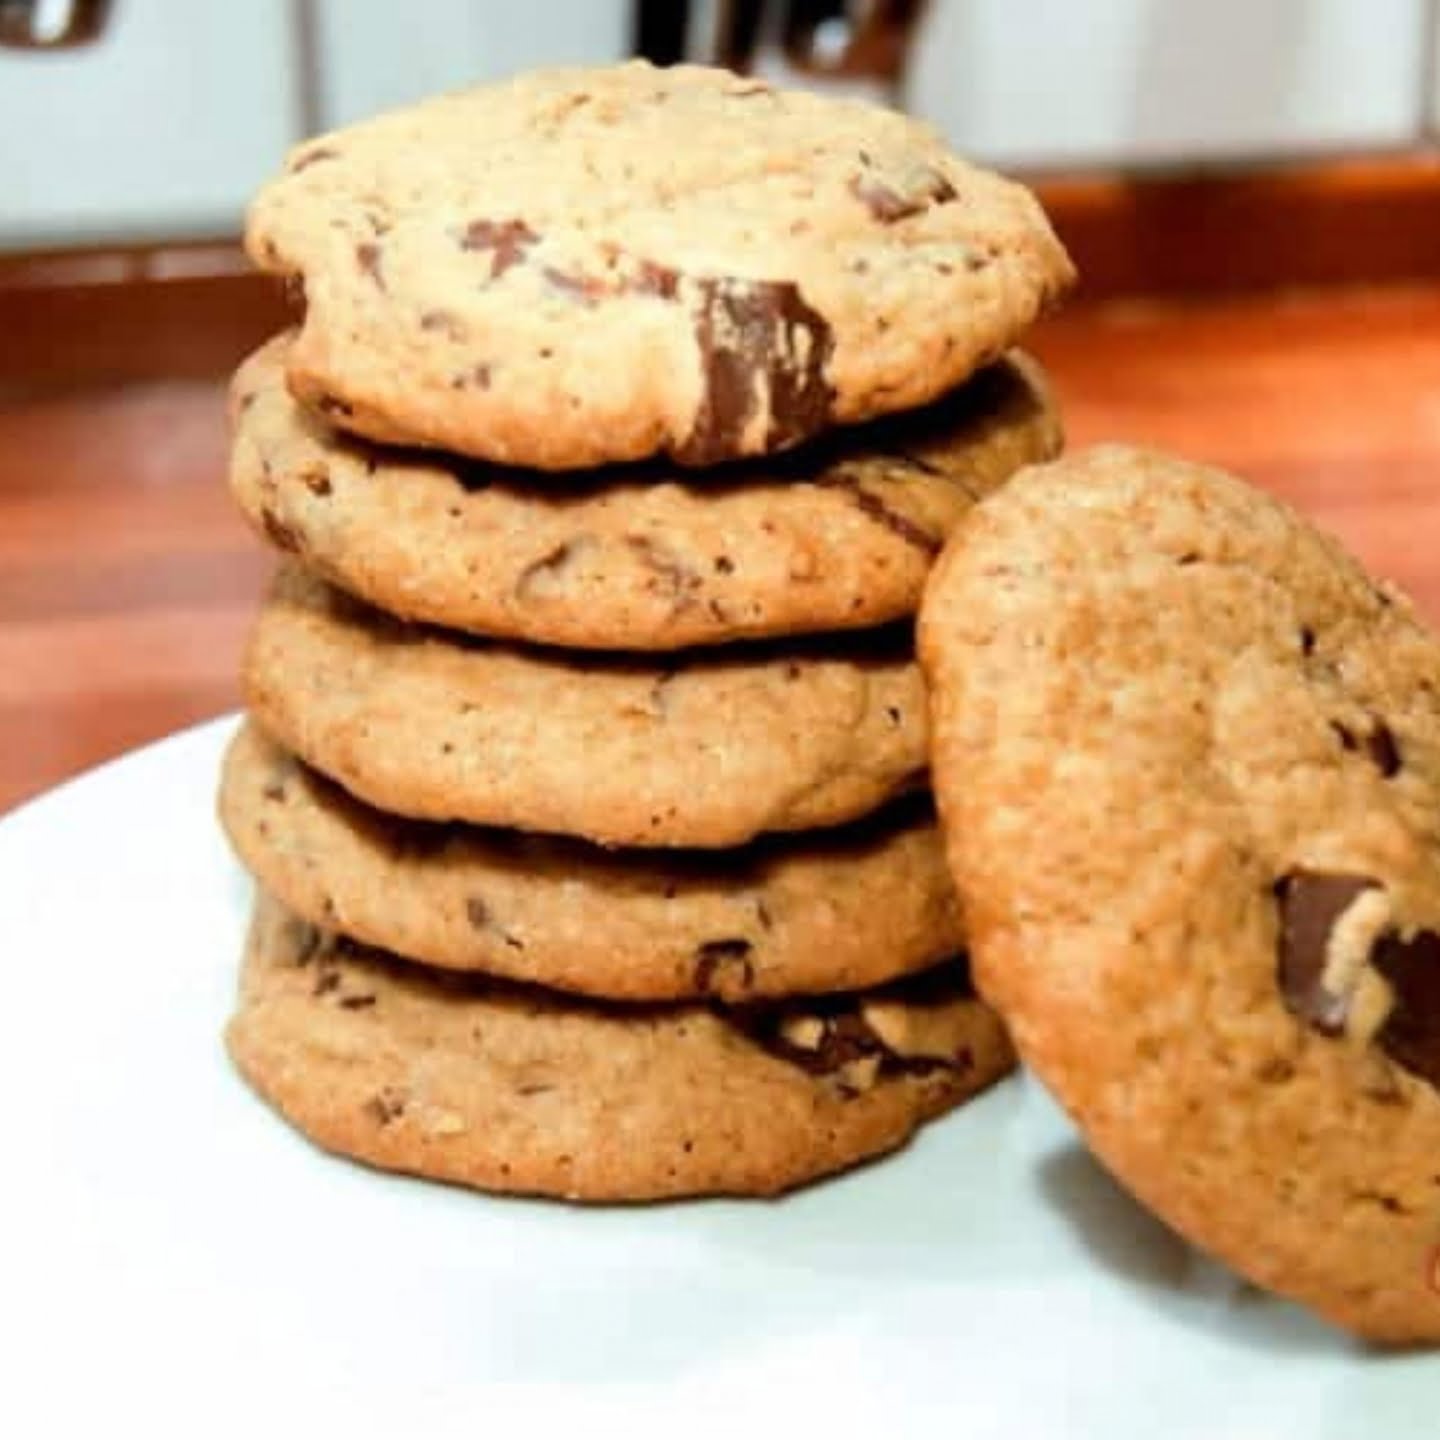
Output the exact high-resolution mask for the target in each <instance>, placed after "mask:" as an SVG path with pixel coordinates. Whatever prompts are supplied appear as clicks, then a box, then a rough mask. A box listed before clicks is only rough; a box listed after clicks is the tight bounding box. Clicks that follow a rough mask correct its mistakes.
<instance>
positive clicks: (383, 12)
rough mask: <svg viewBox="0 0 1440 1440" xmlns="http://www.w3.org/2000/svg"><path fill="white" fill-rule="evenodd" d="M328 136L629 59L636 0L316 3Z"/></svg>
mask: <svg viewBox="0 0 1440 1440" xmlns="http://www.w3.org/2000/svg"><path fill="white" fill-rule="evenodd" d="M315 3H316V4H317V6H318V10H317V17H316V18H317V35H316V42H317V44H316V49H317V52H318V54H317V64H318V69H319V87H318V101H319V105H318V109H319V117H318V118H319V121H320V124H321V125H322V126H323V127H324V128H326V129H329V128H332V127H333V126H336V125H344V124H347V123H348V122H349V121H351V120H358V119H362V118H364V117H365V116H367V115H373V114H374V113H375V112H376V111H378V110H385V109H389V108H391V107H392V106H395V105H403V104H405V103H406V102H408V101H411V100H416V99H419V98H420V97H421V96H424V95H430V94H434V93H435V92H436V91H440V90H454V89H459V88H460V87H461V86H464V85H471V84H475V83H477V82H479V81H482V80H492V79H497V78H499V77H500V76H503V75H509V74H512V73H513V72H514V71H517V70H526V69H529V68H531V67H533V66H536V65H565V64H603V63H605V62H607V61H611V60H618V59H620V58H622V57H623V56H624V55H626V54H628V53H629V47H630V40H631V36H630V29H631V3H630V0H531V3H526V0H518V3H517V0H426V3H425V4H423V5H404V4H400V3H398V0H315Z"/></svg>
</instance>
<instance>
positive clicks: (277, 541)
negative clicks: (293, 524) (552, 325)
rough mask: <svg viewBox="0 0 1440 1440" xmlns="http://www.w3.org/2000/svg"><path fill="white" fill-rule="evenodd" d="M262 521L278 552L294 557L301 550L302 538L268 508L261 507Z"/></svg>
mask: <svg viewBox="0 0 1440 1440" xmlns="http://www.w3.org/2000/svg"><path fill="white" fill-rule="evenodd" d="M260 521H261V524H263V525H264V527H265V534H266V535H267V536H268V537H269V540H270V543H271V544H272V545H273V546H274V547H275V548H276V549H277V550H285V551H287V552H289V553H290V554H292V555H293V554H295V553H296V552H297V551H298V550H299V549H300V537H299V536H298V535H297V534H296V533H295V532H294V531H293V530H292V529H291V528H290V527H289V526H288V525H287V524H285V522H284V521H283V520H281V519H280V517H279V516H278V515H276V514H275V512H274V511H273V510H271V509H270V508H269V507H268V506H262V507H261V510H260Z"/></svg>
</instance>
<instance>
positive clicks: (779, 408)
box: [676, 277, 835, 465]
mask: <svg viewBox="0 0 1440 1440" xmlns="http://www.w3.org/2000/svg"><path fill="white" fill-rule="evenodd" d="M694 285H695V289H696V293H697V296H698V305H697V309H696V315H695V343H696V345H697V347H698V349H699V352H700V367H701V372H702V374H703V376H704V390H703V393H702V395H701V399H700V406H699V409H698V410H697V412H696V416H695V424H694V427H693V429H692V430H691V432H690V434H689V436H688V437H687V438H686V440H685V443H684V444H683V445H682V446H680V447H679V449H678V450H677V452H676V458H677V459H678V460H680V461H681V462H682V463H683V464H687V465H712V464H715V463H717V462H718V461H721V460H725V459H727V458H730V457H733V456H734V455H735V454H736V453H737V451H738V449H739V446H740V443H741V439H742V437H743V435H744V432H745V429H746V427H747V426H748V424H749V423H750V421H751V420H752V419H753V418H754V417H755V415H756V414H757V413H758V412H759V410H760V409H761V408H762V407H764V406H767V404H768V412H769V426H768V429H767V431H766V435H765V448H766V449H771V450H775V449H780V448H783V447H784V446H786V445H791V444H794V443H795V442H797V441H799V440H803V439H805V438H806V437H807V436H810V435H813V434H814V433H815V432H816V431H818V430H820V429H821V428H822V427H823V426H824V425H825V423H826V421H827V420H828V419H829V416H830V407H831V403H832V401H833V399H834V391H833V390H832V389H831V387H830V384H829V382H828V381H827V380H826V378H825V366H826V364H827V363H828V362H829V359H830V355H831V353H832V351H833V350H834V344H835V341H834V336H833V334H832V333H831V330H830V326H829V324H828V323H827V321H826V320H825V317H824V316H823V315H821V314H820V313H819V312H818V311H817V310H814V309H812V308H811V306H810V305H808V304H807V303H806V302H805V298H804V297H803V296H802V295H801V293H800V290H799V288H798V287H797V286H796V285H793V284H791V283H790V282H788V281H768V280H740V279H728V278H723V277H722V278H718V279H717V278H707V279H700V280H696V281H695V282H694Z"/></svg>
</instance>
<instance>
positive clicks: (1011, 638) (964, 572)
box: [921, 448, 1440, 1340]
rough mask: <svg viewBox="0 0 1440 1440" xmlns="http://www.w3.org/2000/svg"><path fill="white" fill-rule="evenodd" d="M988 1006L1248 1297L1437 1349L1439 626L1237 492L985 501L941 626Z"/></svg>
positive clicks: (1110, 491)
mask: <svg viewBox="0 0 1440 1440" xmlns="http://www.w3.org/2000/svg"><path fill="white" fill-rule="evenodd" d="M921 647H922V658H923V661H924V664H925V667H926V670H927V674H928V678H929V680H930V685H931V696H932V725H933V733H934V736H935V740H934V756H933V763H934V775H935V788H936V791H937V795H938V798H939V801H940V804H941V808H942V812H943V815H944V819H945V823H946V832H947V836H948V839H949V845H950V851H951V861H952V868H953V869H954V871H955V873H956V878H957V880H958V881H959V884H960V889H961V895H962V899H963V901H964V903H965V911H966V924H967V928H968V929H969V932H970V935H971V942H972V946H973V953H974V958H975V963H976V968H977V980H978V982H979V984H980V985H981V988H982V991H983V992H984V993H985V994H986V995H987V997H988V998H989V999H990V1000H991V1002H992V1003H993V1004H996V1005H997V1006H998V1007H999V1008H1000V1009H1001V1010H1002V1012H1003V1013H1004V1014H1005V1016H1006V1018H1007V1019H1008V1020H1009V1021H1010V1022H1011V1024H1012V1026H1013V1029H1014V1031H1015V1035H1016V1041H1017V1044H1018V1047H1019V1049H1020V1051H1021V1053H1022V1055H1023V1056H1024V1057H1025V1058H1026V1059H1027V1060H1028V1061H1029V1063H1030V1064H1031V1065H1032V1066H1033V1067H1034V1068H1035V1070H1036V1071H1037V1072H1038V1073H1039V1075H1040V1076H1041V1078H1042V1079H1043V1080H1044V1081H1045V1082H1046V1084H1047V1085H1048V1086H1049V1087H1050V1088H1051V1089H1053V1090H1054V1091H1055V1092H1056V1094H1057V1095H1058V1096H1059V1098H1060V1099H1061V1100H1062V1101H1063V1103H1064V1104H1065V1105H1066V1107H1067V1108H1068V1109H1069V1110H1070V1112H1071V1113H1072V1114H1073V1115H1074V1116H1075V1118H1076V1119H1077V1120H1078V1122H1079V1124H1080V1125H1081V1126H1082V1128H1083V1129H1084V1130H1085V1132H1086V1135H1087V1138H1088V1139H1089V1141H1090V1142H1091V1144H1092V1145H1093V1146H1094V1147H1095V1149H1096V1150H1097V1152H1098V1153H1099V1154H1100V1156H1101V1157H1102V1158H1103V1159H1104V1160H1105V1161H1106V1163H1107V1164H1109V1165H1110V1166H1111V1167H1112V1168H1113V1169H1114V1170H1115V1171H1116V1173H1117V1174H1118V1175H1119V1176H1120V1177H1121V1178H1122V1179H1123V1180H1124V1181H1125V1182H1126V1184H1127V1185H1129V1186H1130V1188H1131V1189H1132V1190H1134V1191H1135V1192H1136V1194H1137V1195H1139V1196H1140V1198H1141V1199H1143V1200H1145V1201H1146V1202H1147V1203H1148V1204H1150V1205H1152V1206H1153V1207H1154V1208H1155V1209H1156V1210H1158V1211H1159V1212H1160V1213H1161V1214H1162V1215H1163V1216H1165V1218H1166V1219H1168V1220H1169V1221H1170V1222H1171V1223H1172V1224H1173V1225H1175V1226H1176V1227H1177V1228H1178V1229H1180V1230H1182V1231H1183V1232H1185V1233H1186V1234H1187V1235H1189V1236H1191V1237H1192V1238H1193V1239H1195V1240H1196V1241H1198V1242H1199V1243H1200V1244H1201V1245H1203V1246H1205V1247H1206V1248H1208V1249H1210V1250H1213V1251H1215V1252H1216V1253H1218V1254H1219V1255H1221V1256H1223V1257H1224V1258H1226V1259H1227V1260H1229V1261H1230V1262H1231V1263H1232V1264H1234V1265H1235V1266H1236V1267H1237V1268H1238V1269H1239V1270H1241V1271H1243V1272H1244V1273H1245V1274H1247V1275H1248V1276H1249V1277H1250V1278H1252V1279H1253V1280H1255V1281H1256V1282H1257V1283H1259V1284H1261V1285H1264V1286H1266V1287H1268V1288H1271V1289H1274V1290H1278V1291H1280V1292H1281V1293H1283V1294H1286V1295H1289V1296H1292V1297H1294V1298H1296V1299H1299V1300H1301V1301H1303V1302H1305V1303H1307V1304H1309V1305H1312V1306H1314V1307H1315V1308H1316V1309H1318V1310H1320V1311H1321V1312H1322V1313H1324V1314H1326V1315H1328V1316H1329V1317H1331V1318H1332V1319H1334V1320H1336V1321H1338V1322H1339V1323H1341V1324H1343V1325H1347V1326H1350V1327H1352V1328H1354V1329H1356V1330H1358V1331H1360V1332H1361V1333H1364V1334H1367V1335H1370V1336H1374V1337H1376V1338H1380V1339H1386V1340H1406V1339H1421V1338H1428V1339H1432V1340H1437V1339H1440V1269H1437V1263H1440V1248H1437V1247H1440V1161H1437V1156H1440V642H1437V640H1436V638H1435V637H1434V636H1432V635H1430V634H1429V633H1427V632H1426V631H1425V630H1424V629H1423V628H1422V626H1421V625H1420V624H1419V623H1418V622H1417V620H1416V618H1415V616H1414V614H1413V613H1412V611H1411V609H1410V607H1409V605H1408V604H1407V603H1406V602H1405V601H1404V600H1403V599H1402V598H1401V597H1400V596H1399V595H1397V594H1396V593H1395V592H1393V591H1391V590H1389V589H1386V588H1383V587H1379V586H1376V585H1375V584H1373V583H1372V582H1371V581H1370V580H1369V579H1368V578H1367V577H1366V576H1365V574H1364V573H1363V572H1362V571H1361V569H1360V568H1359V566H1357V565H1356V564H1355V563H1354V562H1353V561H1352V560H1351V559H1349V557H1347V556H1346V555H1345V554H1344V553H1343V552H1342V551H1341V550H1340V549H1339V547H1338V546H1336V545H1335V544H1334V543H1333V542H1332V541H1330V540H1328V539H1327V538H1325V537H1324V536H1322V535H1320V534H1318V533H1317V532H1316V531H1314V530H1313V529H1312V528H1311V527H1310V526H1308V525H1307V524H1305V523H1304V521H1302V520H1301V519H1300V518H1299V517H1298V516H1296V515H1295V514H1294V513H1292V512H1291V511H1290V510H1288V509H1286V508H1285V507H1283V506H1282V505H1280V504H1278V503H1276V502H1275V501H1273V500H1271V499H1268V498H1267V497H1265V496H1263V495H1261V494H1259V493H1257V492H1256V491H1253V490H1251V489H1249V488H1248V487H1247V486H1244V485H1242V484H1240V483H1239V482H1238V481H1235V480H1232V479H1230V478H1228V477H1226V476H1224V475H1221V474H1218V473H1216V472H1214V471H1210V470H1205V469H1202V468H1200V467H1198V466H1192V465H1187V464H1184V463H1182V462H1180V461H1175V460H1169V459H1166V458H1164V457H1161V456H1158V455H1150V454H1145V453H1142V452H1137V451H1133V450H1126V449H1119V448H1107V449H1102V450H1096V451H1093V452H1090V453H1088V454H1083V455H1080V456H1077V457H1075V458H1073V459H1071V460H1068V461H1061V462H1059V463H1057V464H1054V465H1050V466H1045V467H1038V468H1034V469H1031V470H1028V471H1025V472H1022V474H1021V475H1019V476H1018V477H1017V478H1016V479H1015V480H1013V481H1012V482H1011V484H1010V486H1009V487H1007V488H1006V489H1005V490H1003V491H1001V492H998V493H997V494H996V495H995V496H993V497H991V498H990V499H988V500H986V501H985V502H984V503H983V504H981V505H980V506H978V507H977V508H976V509H975V511H973V512H972V514H971V515H970V517H969V518H968V519H967V520H966V521H965V522H964V523H963V524H962V526H961V527H960V529H959V530H958V531H957V534H956V541H955V543H953V545H952V547H951V548H950V549H949V550H948V552H947V553H946V555H945V556H944V557H943V558H942V560H941V561H940V563H939V566H938V568H937V570H936V572H935V574H934V577H933V579H932V581H931V583H930V587H929V589H928V591H927V594H926V599H925V603H924V608H923V610H922V619H921Z"/></svg>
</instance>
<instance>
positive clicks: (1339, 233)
mask: <svg viewBox="0 0 1440 1440" xmlns="http://www.w3.org/2000/svg"><path fill="white" fill-rule="evenodd" d="M1036 189H1037V190H1038V192H1039V194H1040V198H1041V200H1042V201H1043V202H1044V204H1045V207H1046V209H1047V210H1048V211H1049V213H1050V216H1051V218H1052V219H1053V221H1054V223H1055V227H1056V229H1057V230H1058V231H1059V233H1060V235H1061V237H1062V238H1063V239H1064V241H1065V243H1066V244H1067V245H1068V246H1069V248H1070V252H1071V254H1072V255H1073V256H1074V259H1075V263H1076V265H1077V267H1078V268H1079V271H1080V275H1081V292H1080V293H1081V295H1082V296H1083V297H1089V298H1096V299H1107V298H1110V297H1113V296H1118V295H1213V294H1225V293H1230V294H1233V293H1236V292H1244V291H1255V290H1268V289H1275V288H1278V287H1289V286H1316V285H1376V284H1397V283H1398V284H1409V283H1414V282H1417V281H1419V282H1423V281H1431V280H1435V279H1437V278H1440V155H1436V154H1428V153H1426V154H1413V155H1402V156H1391V157H1385V158H1371V159H1362V160H1344V161H1327V162H1324V163H1316V164H1309V165H1297V166H1288V167H1283V168H1270V169H1260V170H1254V171H1249V172H1242V173H1236V172H1234V171H1223V172H1216V173H1206V174H1197V175H1192V176H1186V177H1181V178H1155V177H1143V178H1120V177H1113V176H1110V177H1106V176H1097V177H1092V178H1061V179H1054V180H1040V181H1037V182H1036Z"/></svg>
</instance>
